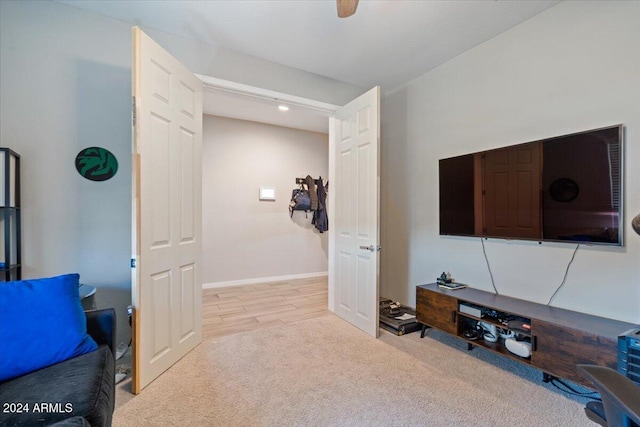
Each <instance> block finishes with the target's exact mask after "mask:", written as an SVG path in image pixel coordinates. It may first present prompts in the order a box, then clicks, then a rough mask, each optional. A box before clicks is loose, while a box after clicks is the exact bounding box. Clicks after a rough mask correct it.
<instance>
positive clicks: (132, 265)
mask: <svg viewBox="0 0 640 427" xmlns="http://www.w3.org/2000/svg"><path fill="white" fill-rule="evenodd" d="M131 268H136V259H135V258H131Z"/></svg>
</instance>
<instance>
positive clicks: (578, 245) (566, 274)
mask: <svg viewBox="0 0 640 427" xmlns="http://www.w3.org/2000/svg"><path fill="white" fill-rule="evenodd" d="M579 247H580V243H578V244H577V245H576V249H575V250H574V251H573V255H572V256H571V261H569V264H567V269H566V270H565V272H564V277H563V278H562V283H560V286H558V289H556V291H555V292H554V293H553V295H551V298H549V302H548V303H547V305H549V304H551V301H553V299H554V298H555V296H556V294H557V293H558V291H559V290H560V288H562V287H563V286H564V282H566V281H567V276H568V275H569V268H570V267H571V263H573V260H574V259H575V258H576V253H577V252H578V248H579Z"/></svg>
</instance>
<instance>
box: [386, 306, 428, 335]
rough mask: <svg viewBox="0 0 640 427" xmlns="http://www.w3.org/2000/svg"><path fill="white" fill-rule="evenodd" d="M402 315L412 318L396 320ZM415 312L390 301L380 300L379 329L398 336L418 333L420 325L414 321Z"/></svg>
mask: <svg viewBox="0 0 640 427" xmlns="http://www.w3.org/2000/svg"><path fill="white" fill-rule="evenodd" d="M403 315H409V316H413V317H412V318H410V319H404V320H403V319H397V317H401V316H403ZM415 316H416V312H415V310H413V309H411V308H409V307H405V306H403V305H400V304H397V303H394V302H393V301H391V300H390V299H386V298H381V299H380V327H381V328H383V329H385V330H387V331H389V332H391V333H393V334H396V335H398V336H400V335H404V334H408V333H411V332H415V331H419V330H420V327H421V326H420V324H419V323H418V321H417V320H416V317H415Z"/></svg>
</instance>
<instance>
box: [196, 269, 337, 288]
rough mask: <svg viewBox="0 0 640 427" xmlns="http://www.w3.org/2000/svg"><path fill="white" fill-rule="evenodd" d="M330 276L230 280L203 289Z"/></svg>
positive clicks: (204, 284) (326, 273)
mask: <svg viewBox="0 0 640 427" xmlns="http://www.w3.org/2000/svg"><path fill="white" fill-rule="evenodd" d="M328 274H329V272H328V271H319V272H317V273H304V274H289V275H286V276H273V277H256V278H253V279H242V280H229V281H226V282H212V283H203V284H202V289H215V288H226V287H228V286H242V285H250V284H253V283H267V282H281V281H283V280H296V279H310V278H313V277H322V276H327V275H328Z"/></svg>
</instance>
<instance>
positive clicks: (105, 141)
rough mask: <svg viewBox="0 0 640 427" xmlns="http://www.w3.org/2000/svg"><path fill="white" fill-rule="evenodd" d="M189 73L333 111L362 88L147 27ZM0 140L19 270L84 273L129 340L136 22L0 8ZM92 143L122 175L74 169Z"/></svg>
mask: <svg viewBox="0 0 640 427" xmlns="http://www.w3.org/2000/svg"><path fill="white" fill-rule="evenodd" d="M148 32H149V34H151V35H152V36H153V37H156V38H157V39H158V41H159V43H160V44H161V45H163V46H165V48H166V49H167V50H169V51H170V52H171V53H172V54H173V55H175V56H177V57H178V58H180V59H181V60H182V61H183V62H184V63H185V65H187V66H188V67H189V68H190V69H192V70H193V71H194V72H198V73H202V74H210V75H212V76H213V77H220V78H226V79H229V80H235V81H238V82H240V83H245V84H252V85H258V86H261V85H262V86H264V87H265V88H267V89H274V90H280V91H283V92H288V93H292V94H295V95H299V96H306V97H311V98H313V97H315V96H319V95H320V94H322V97H321V98H319V99H320V100H322V101H325V102H329V103H336V104H339V103H341V102H342V100H343V99H344V98H345V97H346V98H347V99H350V98H353V97H355V96H357V95H359V94H360V93H362V92H363V90H361V89H360V88H357V87H355V86H352V85H346V84H344V83H341V82H337V81H335V80H330V79H327V78H324V77H321V76H317V75H314V74H310V73H305V72H302V71H300V70H293V69H290V68H287V67H284V66H281V65H278V64H273V63H269V62H267V61H262V60H258V59H256V58H252V57H247V56H243V55H240V54H238V53H233V52H229V51H223V50H220V49H216V48H214V47H212V46H207V45H203V44H199V43H196V42H193V41H191V40H187V39H182V38H179V37H175V36H172V35H169V34H162V33H159V32H157V31H148ZM0 76H1V79H0V94H1V96H0V123H1V126H0V144H1V145H2V146H7V147H11V148H12V149H14V150H16V151H17V152H18V153H19V154H20V155H21V159H22V206H23V210H22V213H23V236H24V239H23V258H22V259H23V261H24V268H23V275H24V277H25V278H33V277H41V276H51V275H56V274H61V273H67V272H78V273H80V276H81V279H82V281H83V282H86V283H90V284H94V285H97V286H99V287H100V290H99V291H98V293H97V295H96V300H97V303H98V305H99V306H100V307H108V306H115V307H116V309H117V313H118V316H119V317H120V322H119V323H118V340H119V341H128V338H129V327H128V325H127V322H126V312H125V307H126V305H127V304H130V301H131V299H130V293H131V291H130V277H131V272H130V268H129V260H130V258H131V160H130V159H131V128H130V110H131V106H130V105H131V24H128V23H125V22H121V21H117V20H113V19H110V18H106V17H103V16H100V15H96V14H91V13H87V12H84V11H80V10H78V9H76V8H73V7H70V6H66V5H62V4H59V3H55V2H50V1H21V2H17V1H0ZM89 146H101V147H104V148H107V149H108V150H110V151H111V152H113V153H114V154H115V156H116V158H117V159H118V162H119V171H118V174H117V175H116V176H115V177H114V178H113V179H111V180H109V181H105V182H99V183H96V182H90V181H87V180H85V179H84V178H82V177H81V176H80V175H79V174H78V173H77V172H76V171H75V167H74V159H75V156H76V154H77V153H78V152H79V151H80V150H81V149H83V148H86V147H89Z"/></svg>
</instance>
